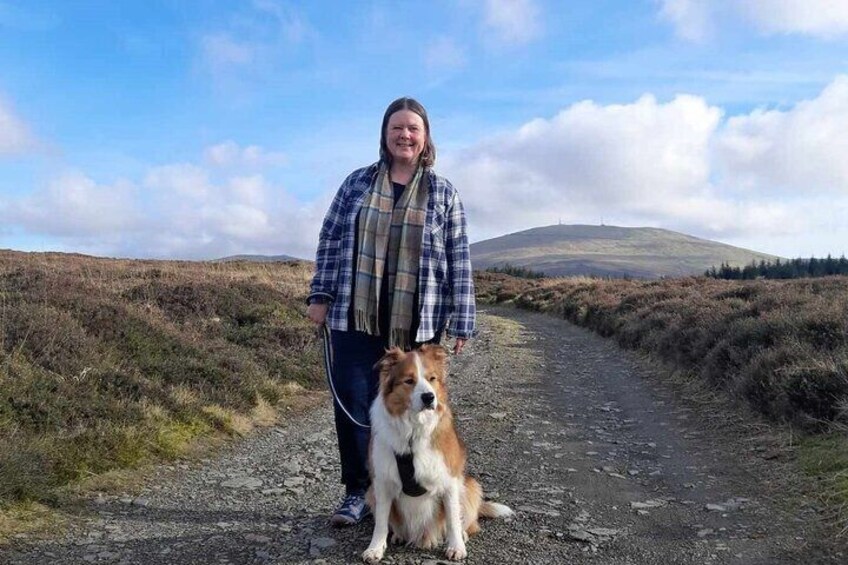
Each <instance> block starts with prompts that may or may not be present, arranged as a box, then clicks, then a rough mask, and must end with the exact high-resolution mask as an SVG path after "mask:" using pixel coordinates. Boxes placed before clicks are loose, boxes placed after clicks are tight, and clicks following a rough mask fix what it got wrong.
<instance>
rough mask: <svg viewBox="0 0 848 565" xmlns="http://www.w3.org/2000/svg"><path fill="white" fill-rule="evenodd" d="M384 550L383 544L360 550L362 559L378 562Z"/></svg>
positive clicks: (368, 561)
mask: <svg viewBox="0 0 848 565" xmlns="http://www.w3.org/2000/svg"><path fill="white" fill-rule="evenodd" d="M385 552H386V545H385V544H383V545H382V546H379V547H369V548H368V549H366V550H365V551H363V552H362V560H363V561H365V562H366V563H379V562H380V559H382V558H383V554H384V553H385Z"/></svg>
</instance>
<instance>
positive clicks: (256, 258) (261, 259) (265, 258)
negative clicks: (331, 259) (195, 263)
mask: <svg viewBox="0 0 848 565" xmlns="http://www.w3.org/2000/svg"><path fill="white" fill-rule="evenodd" d="M215 261H221V262H229V261H253V262H255V263H277V262H281V261H303V259H300V258H299V257H292V256H291V255H230V256H229V257H221V258H220V259H215Z"/></svg>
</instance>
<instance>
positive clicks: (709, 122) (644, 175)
mask: <svg viewBox="0 0 848 565" xmlns="http://www.w3.org/2000/svg"><path fill="white" fill-rule="evenodd" d="M721 115H722V113H721V110H719V109H718V108H715V107H710V106H709V105H707V104H706V102H704V101H703V100H702V99H700V98H696V97H693V96H678V97H677V98H675V99H674V100H672V101H670V102H668V103H666V104H660V103H658V102H657V100H656V99H655V98H654V97H652V96H650V95H646V96H643V97H642V98H640V99H639V100H637V101H636V102H634V103H632V104H624V105H609V106H600V105H598V104H596V103H594V102H591V101H584V102H580V103H577V104H574V105H572V106H570V107H569V108H567V109H565V110H563V111H562V112H560V113H559V114H557V115H556V116H555V117H553V118H551V119H536V120H533V121H531V122H529V123H527V124H525V125H524V126H522V127H521V128H520V129H518V130H517V131H516V132H514V133H513V134H511V135H506V136H502V137H499V138H497V139H493V140H490V141H487V142H485V143H483V144H481V145H479V146H477V147H474V148H472V149H470V150H468V151H466V152H464V153H463V154H462V155H459V156H456V158H455V159H452V160H451V161H450V163H449V167H450V168H451V169H452V170H453V171H455V173H454V174H455V175H456V176H458V178H459V180H460V183H461V186H463V187H465V188H464V190H465V192H466V194H468V193H469V191H470V194H469V195H468V197H467V198H468V201H469V206H470V207H471V208H472V209H473V210H474V213H473V214H472V215H474V216H476V217H477V218H478V219H480V218H482V220H483V222H482V223H484V224H490V225H492V226H500V227H501V228H503V224H502V220H501V221H499V220H498V218H499V217H500V218H503V217H504V212H505V211H507V210H509V211H510V213H509V214H507V215H506V217H508V218H510V220H511V222H512V223H513V226H514V227H515V228H518V227H519V226H527V225H539V224H540V223H553V222H552V220H555V219H556V217H558V216H564V219H566V220H569V221H580V220H581V219H582V220H583V221H585V220H586V219H589V218H591V219H597V218H599V217H600V216H601V215H603V213H604V210H605V209H606V210H607V211H608V212H611V211H613V209H615V211H616V212H617V213H619V214H622V213H626V214H627V215H629V216H631V217H641V218H652V219H654V221H657V220H659V219H665V218H668V217H671V216H674V215H677V214H679V213H680V211H681V209H686V208H687V206H686V203H687V201H689V200H692V199H697V200H698V201H699V205H698V206H697V209H703V208H704V206H705V205H706V204H707V203H709V202H710V198H709V174H710V163H709V152H708V146H709V143H710V139H711V137H712V135H713V133H714V132H715V129H716V127H717V126H718V124H719V121H720V119H721Z"/></svg>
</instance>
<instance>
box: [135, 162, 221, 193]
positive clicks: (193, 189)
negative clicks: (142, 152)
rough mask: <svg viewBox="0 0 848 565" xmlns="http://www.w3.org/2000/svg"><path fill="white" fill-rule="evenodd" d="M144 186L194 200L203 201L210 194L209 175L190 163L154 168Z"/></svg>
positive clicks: (146, 178) (148, 174)
mask: <svg viewBox="0 0 848 565" xmlns="http://www.w3.org/2000/svg"><path fill="white" fill-rule="evenodd" d="M144 184H145V185H146V186H147V187H148V188H152V189H154V190H158V191H162V192H169V193H173V194H175V195H177V196H179V197H180V198H189V199H193V200H202V199H203V198H205V197H206V196H207V195H208V194H209V192H210V184H209V173H208V172H207V171H205V170H204V169H202V168H201V167H198V166H197V165H192V164H190V163H179V164H174V165H164V166H161V167H154V168H153V169H151V170H150V171H149V172H148V173H147V176H146V177H145V179H144Z"/></svg>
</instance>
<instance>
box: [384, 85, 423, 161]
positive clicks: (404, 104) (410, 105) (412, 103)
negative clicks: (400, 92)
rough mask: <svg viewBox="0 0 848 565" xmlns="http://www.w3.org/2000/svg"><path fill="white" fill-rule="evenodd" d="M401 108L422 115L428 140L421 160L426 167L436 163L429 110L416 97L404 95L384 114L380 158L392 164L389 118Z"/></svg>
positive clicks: (390, 105)
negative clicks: (428, 117)
mask: <svg viewBox="0 0 848 565" xmlns="http://www.w3.org/2000/svg"><path fill="white" fill-rule="evenodd" d="M399 110H409V111H411V112H415V113H416V114H418V115H419V116H421V120H423V122H424V133H425V134H426V136H427V141H426V142H425V143H424V150H423V151H421V156H420V157H419V162H420V164H421V165H422V166H424V167H432V166H433V165H434V164H435V163H436V146H435V145H433V137H432V136H431V135H430V120H429V119H427V110H425V109H424V106H422V105H421V103H420V102H418V100H416V99H415V98H409V97H407V96H404V97H403V98H398V99H397V100H395V101H394V102H392V103H391V104H389V107H388V108H386V113H385V114H384V115H383V126H382V127H381V128H380V160H381V161H383V162H384V163H386V164H387V165H389V166H391V164H392V154H391V153H390V152H389V146H388V145H387V144H386V128H387V127H388V125H389V118H390V117H391V116H392V114H394V113H395V112H397V111H399Z"/></svg>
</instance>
